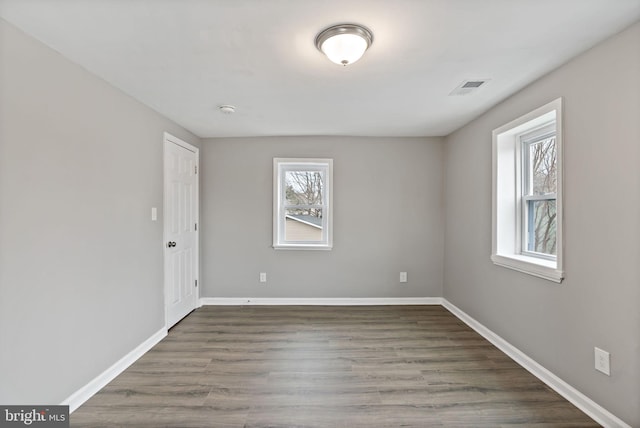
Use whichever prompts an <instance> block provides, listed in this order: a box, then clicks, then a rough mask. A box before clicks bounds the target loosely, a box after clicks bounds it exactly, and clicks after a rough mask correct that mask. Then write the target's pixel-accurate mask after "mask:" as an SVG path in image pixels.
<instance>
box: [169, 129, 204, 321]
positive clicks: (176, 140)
mask: <svg viewBox="0 0 640 428" xmlns="http://www.w3.org/2000/svg"><path fill="white" fill-rule="evenodd" d="M167 144H175V145H177V146H180V147H182V148H184V149H186V150H189V151H191V152H193V153H194V154H195V156H196V171H197V172H196V197H195V204H196V207H195V216H196V223H197V224H198V227H197V229H196V231H195V233H196V235H195V249H194V251H195V272H194V277H195V280H196V281H197V284H198V286H197V289H196V291H195V294H196V301H195V308H198V307H200V288H201V284H200V149H199V148H198V147H196V146H193V145H191V144H189V143H187V142H186V141H183V140H181V139H180V138H178V137H176V136H174V135H171V134H170V133H168V132H165V133H164V138H163V142H162V214H163V215H162V223H163V224H162V254H163V265H162V278H163V297H164V325H165V328H166V329H167V330H168V329H170V328H171V327H172V326H170V325H169V295H168V293H169V284H168V278H167V275H166V273H167V236H168V227H169V225H168V223H167V216H166V212H167V206H166V204H167V199H168V198H167V189H168V186H167V166H166V165H167V164H166V162H167Z"/></svg>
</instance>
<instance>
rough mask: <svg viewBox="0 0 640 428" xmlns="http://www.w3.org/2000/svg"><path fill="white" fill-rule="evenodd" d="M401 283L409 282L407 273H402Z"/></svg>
mask: <svg viewBox="0 0 640 428" xmlns="http://www.w3.org/2000/svg"><path fill="white" fill-rule="evenodd" d="M400 282H407V273H406V272H400Z"/></svg>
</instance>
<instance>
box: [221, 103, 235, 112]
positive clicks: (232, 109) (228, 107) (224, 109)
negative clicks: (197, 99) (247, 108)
mask: <svg viewBox="0 0 640 428" xmlns="http://www.w3.org/2000/svg"><path fill="white" fill-rule="evenodd" d="M218 109H219V110H220V111H221V112H222V113H224V114H233V113H235V111H236V108H235V107H234V106H231V105H227V104H225V105H221V106H220V107H218Z"/></svg>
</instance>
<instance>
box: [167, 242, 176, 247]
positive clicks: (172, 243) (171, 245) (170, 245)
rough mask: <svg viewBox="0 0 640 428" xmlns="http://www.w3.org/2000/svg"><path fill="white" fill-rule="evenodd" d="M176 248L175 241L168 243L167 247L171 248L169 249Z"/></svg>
mask: <svg viewBox="0 0 640 428" xmlns="http://www.w3.org/2000/svg"><path fill="white" fill-rule="evenodd" d="M175 246H176V243H175V242H173V241H169V242H168V243H167V247H169V248H171V247H175Z"/></svg>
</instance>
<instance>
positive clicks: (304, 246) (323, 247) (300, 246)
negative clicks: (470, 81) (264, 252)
mask: <svg viewBox="0 0 640 428" xmlns="http://www.w3.org/2000/svg"><path fill="white" fill-rule="evenodd" d="M273 249H274V250H320V251H330V250H332V249H333V247H332V246H329V245H310V244H285V245H274V246H273Z"/></svg>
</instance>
